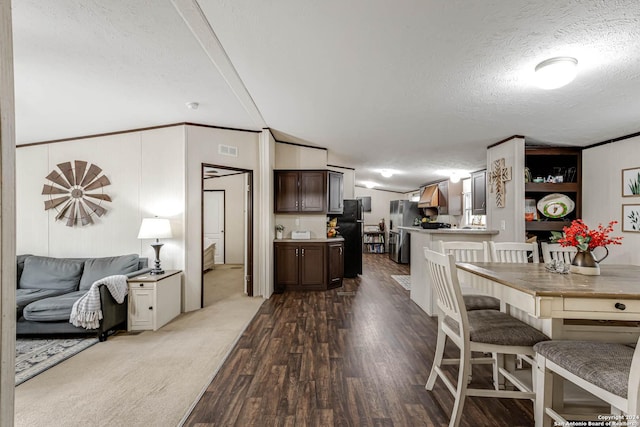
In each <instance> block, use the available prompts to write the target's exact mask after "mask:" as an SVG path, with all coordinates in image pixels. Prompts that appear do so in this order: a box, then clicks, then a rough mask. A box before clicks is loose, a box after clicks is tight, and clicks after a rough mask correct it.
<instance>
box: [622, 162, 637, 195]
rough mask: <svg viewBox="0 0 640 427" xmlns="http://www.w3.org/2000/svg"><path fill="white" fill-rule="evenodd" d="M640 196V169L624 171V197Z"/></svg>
mask: <svg viewBox="0 0 640 427" xmlns="http://www.w3.org/2000/svg"><path fill="white" fill-rule="evenodd" d="M637 196H640V167H637V168H630V169H623V170H622V197H637Z"/></svg>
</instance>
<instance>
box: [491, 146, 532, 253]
mask: <svg viewBox="0 0 640 427" xmlns="http://www.w3.org/2000/svg"><path fill="white" fill-rule="evenodd" d="M501 158H504V159H505V167H511V181H507V183H506V194H505V197H506V198H505V206H504V207H503V208H499V207H497V206H496V194H495V189H494V192H493V193H491V192H490V185H487V228H489V229H495V230H498V231H500V233H499V234H498V235H496V236H495V238H494V240H495V241H497V242H505V241H514V242H524V241H525V230H524V225H525V224H524V138H520V137H515V138H512V139H510V140H509V141H505V142H503V143H501V144H499V145H496V146H495V147H491V148H489V149H488V150H487V173H488V174H490V173H491V170H492V168H493V161H494V160H498V159H501ZM503 221H504V223H503ZM502 224H504V227H502Z"/></svg>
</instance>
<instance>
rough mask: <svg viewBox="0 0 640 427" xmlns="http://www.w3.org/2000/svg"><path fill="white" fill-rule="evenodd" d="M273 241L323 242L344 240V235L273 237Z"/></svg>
mask: <svg viewBox="0 0 640 427" xmlns="http://www.w3.org/2000/svg"><path fill="white" fill-rule="evenodd" d="M273 241H274V242H296V243H303V242H313V243H325V242H344V237H342V236H336V237H316V238H312V239H291V238H289V239H273Z"/></svg>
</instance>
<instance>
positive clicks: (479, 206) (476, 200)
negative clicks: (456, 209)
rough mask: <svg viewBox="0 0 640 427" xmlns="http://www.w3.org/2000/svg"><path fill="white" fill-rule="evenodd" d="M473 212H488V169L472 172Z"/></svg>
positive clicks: (476, 213) (481, 213) (482, 213)
mask: <svg viewBox="0 0 640 427" xmlns="http://www.w3.org/2000/svg"><path fill="white" fill-rule="evenodd" d="M471 214H472V215H486V214H487V171H486V170H481V171H477V172H473V173H472V174H471Z"/></svg>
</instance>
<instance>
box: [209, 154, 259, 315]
mask: <svg viewBox="0 0 640 427" xmlns="http://www.w3.org/2000/svg"><path fill="white" fill-rule="evenodd" d="M201 220H202V270H201V271H202V280H201V286H202V288H201V307H205V306H207V305H210V304H212V303H214V302H216V301H219V300H220V299H224V298H227V297H230V296H232V295H247V296H253V171H251V170H247V169H240V168H233V167H229V166H221V165H214V164H207V163H203V164H202V215H201Z"/></svg>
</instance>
